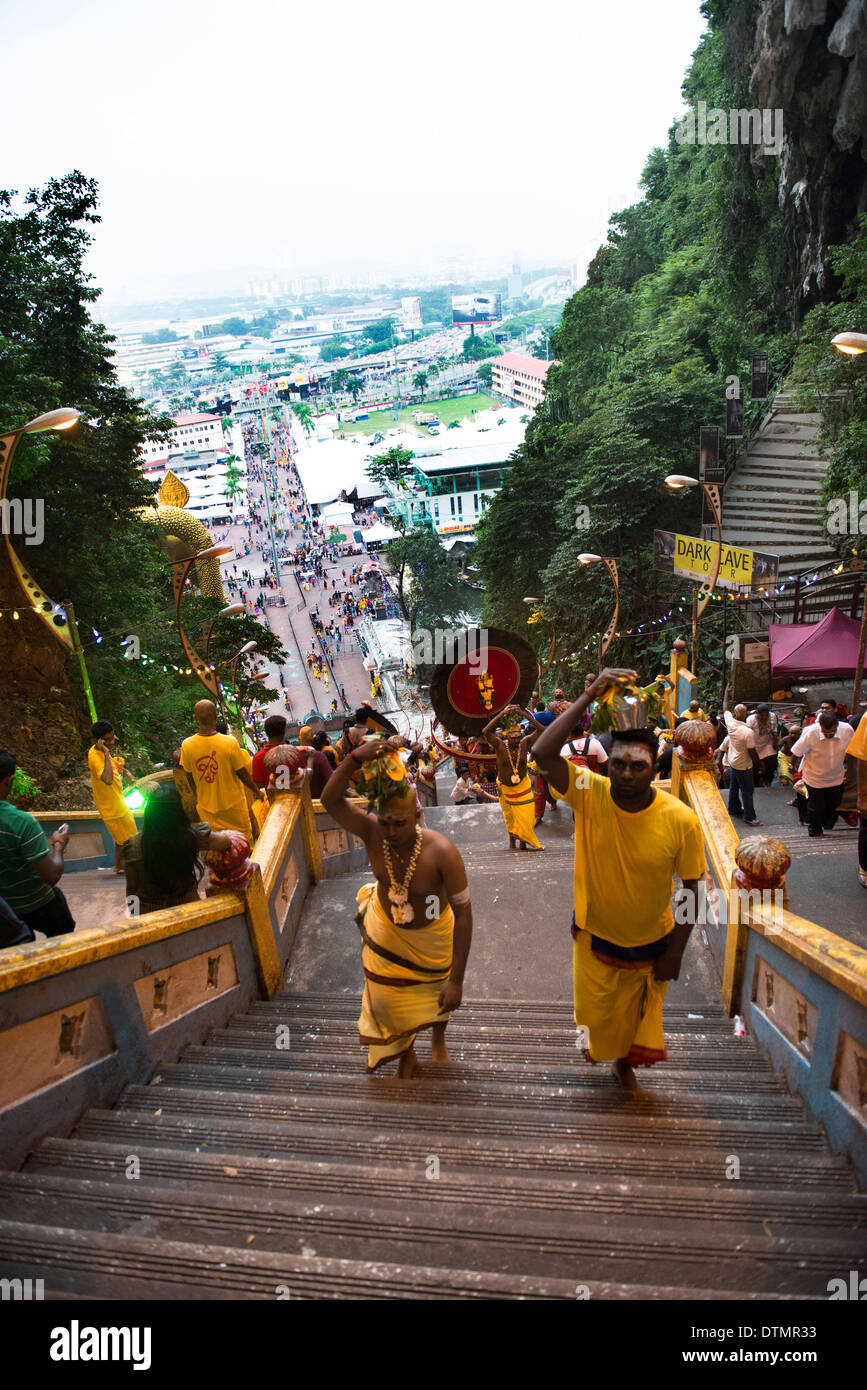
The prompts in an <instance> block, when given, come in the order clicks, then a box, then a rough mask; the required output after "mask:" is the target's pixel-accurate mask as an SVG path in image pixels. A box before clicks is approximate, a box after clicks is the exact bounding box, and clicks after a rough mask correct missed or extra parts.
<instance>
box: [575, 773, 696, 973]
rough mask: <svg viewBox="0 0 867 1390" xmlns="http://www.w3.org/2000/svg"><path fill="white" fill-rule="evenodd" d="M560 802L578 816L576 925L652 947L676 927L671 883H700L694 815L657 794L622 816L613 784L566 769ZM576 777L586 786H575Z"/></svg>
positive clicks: (618, 940) (625, 942)
mask: <svg viewBox="0 0 867 1390" xmlns="http://www.w3.org/2000/svg"><path fill="white" fill-rule="evenodd" d="M568 766H569V789H568V791H567V792H566V794H565V796H562V795H561V794H560V793H559V792H558V791H557V790H556V789H555V788H554V787H553V786H551V792H552V794H553V795H554V796H555V797H556V798H557V800H558V801H566V802H568V804H569V805H570V806H571V807H572V810H573V811H574V812H575V922H576V924H577V926H578V927H580V928H582V929H584V930H586V931H589V932H591V933H592V934H593V935H594V936H601V937H604V939H605V940H606V941H613V942H614V944H615V945H616V946H626V947H629V946H648V945H649V944H650V942H651V941H659V940H660V938H661V937H663V936H667V935H668V933H669V932H670V931H671V929H672V927H673V926H674V918H673V915H672V911H671V891H672V875H673V874H674V872H675V870H676V871H677V873H678V874H680V877H681V878H682V879H690V878H701V877H702V876H703V874H704V870H705V858H704V841H703V840H702V835H701V828H700V826H699V820H698V816H697V815H696V814H695V811H693V810H691V808H690V807H689V806H687V805H685V804H684V802H682V801H678V800H677V798H676V797H674V796H670V795H669V794H668V792H663V791H660V790H659V789H657V792H656V796H655V797H654V798H653V801H652V802H651V804H650V805H649V806H648V807H647V808H646V809H645V810H644V811H623V810H621V809H620V807H619V806H617V805H615V803H614V801H612V799H611V783H610V782H609V780H608V778H607V777H599V776H598V775H597V774H596V773H595V772H590V771H589V770H588V769H587V768H579V767H578V766H577V765H576V764H575V763H569V765H568ZM579 773H583V775H584V778H585V779H587V781H586V784H585V785H583V786H580V787H579V786H577V785H576V781H577V778H578V775H579Z"/></svg>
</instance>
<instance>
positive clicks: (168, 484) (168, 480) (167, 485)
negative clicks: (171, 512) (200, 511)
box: [157, 468, 190, 507]
mask: <svg viewBox="0 0 867 1390" xmlns="http://www.w3.org/2000/svg"><path fill="white" fill-rule="evenodd" d="M157 497H158V498H159V501H160V504H161V505H162V506H163V507H185V506H186V505H187V503H188V502H189V500H190V490H189V488H188V487H187V485H186V483H182V482H181V480H180V478H179V477H178V475H177V473H173V472H172V470H171V469H170V468H169V469H168V470H167V472H166V476H165V477H164V478H163V480H162V483H161V484H160V490H159V492H158V493H157Z"/></svg>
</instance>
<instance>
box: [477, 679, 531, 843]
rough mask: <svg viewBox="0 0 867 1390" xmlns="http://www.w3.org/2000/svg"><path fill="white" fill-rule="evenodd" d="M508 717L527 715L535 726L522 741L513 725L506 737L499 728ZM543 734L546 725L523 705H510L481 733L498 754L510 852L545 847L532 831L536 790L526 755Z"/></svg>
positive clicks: (498, 774)
mask: <svg viewBox="0 0 867 1390" xmlns="http://www.w3.org/2000/svg"><path fill="white" fill-rule="evenodd" d="M507 714H525V715H526V716H527V718H528V719H529V720H530V722H531V724H532V726H533V727H532V728H531V730H530V732H529V733H528V734H525V736H524V737H523V738H522V737H521V729H520V726H519V725H518V724H512V725H511V726H510V727H509V728H507V729H506V731H505V736H503V734H502V733H501V732H500V728H501V727H502V721H503V719H504V718H505V717H506V715H507ZM542 732H543V725H541V724H540V723H539V722H538V721H537V720H536V719H534V718H533V716H532V714H531V713H530V711H529V710H526V709H521V706H520V705H507V706H506V708H505V709H503V710H500V711H499V713H498V714H495V715H494V717H493V719H491V720H490V721H489V722H488V723H487V724H486V725H485V727H484V729H483V730H482V738H484V739H487V740H488V742H489V743H490V744H491V745H492V747H493V750H494V752H495V754H496V755H497V791H498V792H499V800H500V809H501V810H502V812H503V819H504V820H505V822H506V829H507V831H508V832H509V849H516V848H517V847H518V846H519V845H520V847H521V849H522V850H526V849H533V850H542V849H544V848H545V846H544V845H540V844H539V841H538V839H537V838H536V832H535V829H534V828H533V819H534V816H533V811H534V802H533V790H532V787H531V786H530V778H529V777H528V775H527V753H528V752H529V750H530V748H532V746H533V744H534V743H535V742H536V739H537V738H538V737H539V735H540V734H541V733H542Z"/></svg>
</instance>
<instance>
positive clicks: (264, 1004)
mask: <svg viewBox="0 0 867 1390" xmlns="http://www.w3.org/2000/svg"><path fill="white" fill-rule="evenodd" d="M431 809H432V810H433V811H440V812H442V811H444V810H446V809H455V808H446V807H444V806H439V807H436V806H434V807H432V808H431ZM480 809H484V808H480ZM491 809H492V810H493V812H494V814H495V816H499V815H500V811H499V809H498V808H497V807H492V808H491ZM357 1006H358V996H357V995H354V994H347V993H345V992H344V991H343V990H322V991H321V992H318V991H315V990H295V989H286V990H278V991H277V993H276V994H275V995H274V997H273V998H272V999H257V1000H255V1001H254V1002H253V1004H252V1006H251V1008H250V1010H249V1012H248V1013H247V1014H246V1015H244V1014H235V1015H233V1021H234V1019H236V1018H237V1019H240V1018H245V1017H247V1018H256V1017H262V1016H264V1015H266V1014H271V1013H274V1012H281V1013H282V1012H283V1011H284V1010H285V1009H289V1010H291V1011H293V1012H296V1013H309V1014H310V1016H311V1017H319V1018H327V1017H336V1018H342V1017H346V1016H348V1015H350V1014H351V1013H352V1010H353V1009H356V1016H357ZM497 1015H499V1016H501V1021H504V1022H510V1021H511V1020H513V1019H519V1020H521V1021H525V1020H531V1019H533V1020H538V1021H540V1022H543V1023H544V1024H545V1025H546V1026H548V1025H553V1026H554V1027H555V1028H560V1029H564V1028H565V1029H573V1030H574V1024H573V1023H572V1005H571V1003H569V1004H566V1003H563V1004H558V1003H552V1002H551V1000H550V999H495V998H488V999H472V1000H470V1001H469V1002H467V1003H465V1004H462V1005H461V1017H462V1018H467V1019H469V1020H471V1021H472V1022H485V1023H486V1022H488V1021H493V1022H496V1021H497ZM665 1018H666V1023H668V1022H669V1021H670V1023H671V1026H672V1027H673V1028H674V1027H681V1026H682V1027H684V1028H687V1029H689V1028H692V1029H693V1030H695V1031H696V1032H697V1031H698V1025H699V1024H700V1025H701V1032H702V1033H704V1032H706V1031H707V1030H708V1029H710V1028H712V1027H717V1028H720V1029H722V1030H725V1028H727V1027H728V1026H729V1025H730V1024H731V1019H730V1018H729V1016H728V1014H727V1013H726V1011H725V1009H724V1008H723V1007H722V1005H721V1004H719V1003H717V1002H716V1000H713V999H712V1000H709V1001H707V1002H706V1003H704V1004H702V1007H701V1011H700V1012H699V1011H698V1010H695V1009H690V1008H686V1007H685V1006H684V1005H678V1004H668V1003H666V1005H665Z"/></svg>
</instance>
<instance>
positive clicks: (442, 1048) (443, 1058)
mask: <svg viewBox="0 0 867 1390" xmlns="http://www.w3.org/2000/svg"><path fill="white" fill-rule="evenodd" d="M430 1057H431V1061H432V1062H450V1061H451V1060H452V1058H451V1053H450V1052H449V1050H448V1048H447V1047H446V1040H445V1038H434V1039H433V1040H432V1042H431V1048H430Z"/></svg>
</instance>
